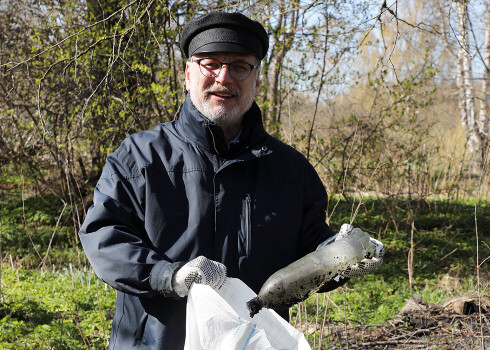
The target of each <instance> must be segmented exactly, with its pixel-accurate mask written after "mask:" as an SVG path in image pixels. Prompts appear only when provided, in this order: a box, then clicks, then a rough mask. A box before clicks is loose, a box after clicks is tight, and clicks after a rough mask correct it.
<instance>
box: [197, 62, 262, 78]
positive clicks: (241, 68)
mask: <svg viewBox="0 0 490 350" xmlns="http://www.w3.org/2000/svg"><path fill="white" fill-rule="evenodd" d="M189 62H196V63H197V64H199V70H200V71H201V73H202V75H204V76H205V77H209V78H215V77H217V76H218V75H219V73H220V72H221V69H222V68H223V65H227V66H228V70H229V72H230V75H231V77H232V78H233V79H235V80H245V79H247V78H248V77H249V76H250V73H251V72H252V70H253V69H255V68H258V67H259V66H260V64H258V65H256V66H254V65H253V64H250V63H247V62H242V61H235V62H231V63H225V62H221V61H219V60H217V59H215V58H198V59H196V58H190V59H189Z"/></svg>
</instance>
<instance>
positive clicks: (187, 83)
mask: <svg viewBox="0 0 490 350" xmlns="http://www.w3.org/2000/svg"><path fill="white" fill-rule="evenodd" d="M190 69H191V68H190V63H189V62H187V63H186V64H185V89H186V90H187V92H189V91H190V89H191V88H190V86H191V72H190Z"/></svg>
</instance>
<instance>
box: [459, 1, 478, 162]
mask: <svg viewBox="0 0 490 350" xmlns="http://www.w3.org/2000/svg"><path fill="white" fill-rule="evenodd" d="M455 6H456V13H457V15H458V31H459V33H458V34H459V35H458V36H459V37H458V40H459V49H458V74H457V78H456V79H457V84H458V88H459V108H460V113H461V123H462V125H463V129H464V131H465V133H466V147H467V149H468V151H469V153H470V156H471V161H470V162H471V168H472V170H473V171H475V172H478V170H479V168H480V164H481V161H482V157H483V153H482V150H483V143H482V138H481V135H480V131H479V128H478V124H477V123H476V110H475V95H474V91H473V85H472V74H471V58H470V54H469V45H468V12H467V3H466V1H465V0H462V1H457V2H456V3H455Z"/></svg>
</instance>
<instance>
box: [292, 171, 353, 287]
mask: <svg viewBox="0 0 490 350" xmlns="http://www.w3.org/2000/svg"><path fill="white" fill-rule="evenodd" d="M307 163H308V164H307V166H306V170H305V171H306V174H305V182H304V206H303V219H302V225H301V239H300V242H301V250H302V252H301V256H304V255H306V254H308V253H311V252H313V251H314V250H316V249H317V247H318V245H319V244H320V243H322V242H324V241H325V240H326V239H328V238H329V237H332V236H333V235H335V233H334V232H333V231H332V229H331V228H330V227H329V226H328V224H327V223H326V216H327V204H328V196H327V192H326V190H325V187H324V186H323V183H322V181H321V180H320V177H319V176H318V174H317V172H316V171H315V169H314V168H313V166H312V165H311V164H310V163H309V162H307ZM347 280H348V279H343V278H340V280H339V281H338V282H336V281H334V280H330V281H328V282H327V283H326V284H325V285H324V286H323V287H322V288H321V289H320V291H319V293H324V292H328V291H331V290H333V289H336V288H338V287H340V286H341V285H343V284H345V283H346V282H347Z"/></svg>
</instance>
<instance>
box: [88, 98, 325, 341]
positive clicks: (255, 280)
mask: <svg viewBox="0 0 490 350" xmlns="http://www.w3.org/2000/svg"><path fill="white" fill-rule="evenodd" d="M326 205H327V194H326V192H325V189H324V187H323V185H322V182H321V181H320V179H319V177H318V175H317V173H316V172H315V170H314V169H313V167H312V166H311V165H310V163H309V162H308V161H307V160H306V158H305V157H304V156H303V155H301V154H300V153H299V152H297V151H296V150H294V149H293V148H292V147H290V146H288V145H286V144H284V143H282V142H280V141H279V140H277V139H275V138H273V137H272V136H270V135H269V134H267V133H266V132H265V130H264V128H263V126H262V116H261V113H260V109H259V108H258V106H257V105H256V104H255V103H254V104H253V105H252V107H251V108H250V110H249V111H248V112H247V113H246V114H245V116H244V123H243V127H242V133H241V136H240V139H239V140H238V142H237V143H236V144H235V145H233V146H232V147H231V148H230V149H228V147H227V145H226V144H225V141H224V137H223V132H222V130H221V128H220V127H219V126H217V125H215V124H213V123H211V122H210V121H209V120H208V119H206V118H205V117H204V116H202V115H201V114H200V113H199V112H198V111H197V110H196V109H195V107H194V106H193V105H192V103H191V102H190V99H189V98H187V99H186V101H185V103H184V105H183V107H182V110H181V112H180V115H179V118H178V120H176V121H172V122H168V123H164V124H160V125H158V126H157V127H156V128H155V129H154V130H152V131H142V132H139V133H136V134H134V135H132V136H130V137H128V138H127V139H126V140H124V142H123V143H122V144H121V146H120V147H119V148H118V149H117V150H116V151H115V152H114V153H112V154H111V155H109V156H108V157H107V161H106V165H105V167H104V170H103V172H102V176H101V178H100V180H99V181H98V183H97V186H96V188H95V192H94V203H93V205H92V207H91V208H90V209H89V210H88V213H87V216H86V219H85V221H84V223H83V226H82V228H81V230H80V232H79V236H80V240H81V243H82V245H83V248H84V250H85V253H86V255H87V257H88V259H89V260H90V263H91V264H92V266H93V268H94V270H95V272H96V273H97V275H98V276H99V277H100V278H101V279H102V280H103V281H105V282H106V283H107V284H109V285H110V286H112V287H113V288H115V289H116V290H117V301H116V312H115V316H114V321H113V326H112V334H111V339H110V343H109V348H110V349H117V350H121V349H158V350H160V349H182V348H183V343H184V338H185V305H186V298H179V297H178V296H177V295H176V294H175V293H174V292H173V290H172V286H171V277H172V274H173V272H174V271H176V270H177V269H178V268H179V267H180V266H182V264H183V263H185V262H187V261H190V260H192V259H194V258H195V257H197V256H199V255H204V256H206V257H207V258H209V259H212V260H216V261H219V262H222V263H223V264H225V265H226V267H227V271H228V276H229V277H237V278H240V279H241V280H242V281H243V282H245V283H246V284H247V285H248V286H250V288H252V289H253V290H254V291H255V292H258V291H259V290H260V287H261V286H262V284H263V283H264V282H265V280H266V279H267V278H268V277H269V276H270V275H271V274H273V273H274V272H275V271H277V270H278V269H280V268H282V267H284V266H286V265H288V264H290V263H291V262H293V261H295V260H297V259H298V258H300V257H302V256H304V255H305V254H307V253H309V252H311V251H313V250H315V249H316V247H317V246H318V244H319V243H321V242H323V241H324V240H325V239H326V238H328V237H329V236H331V235H333V232H332V231H331V230H330V228H329V227H328V226H327V224H326V223H325V209H326Z"/></svg>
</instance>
